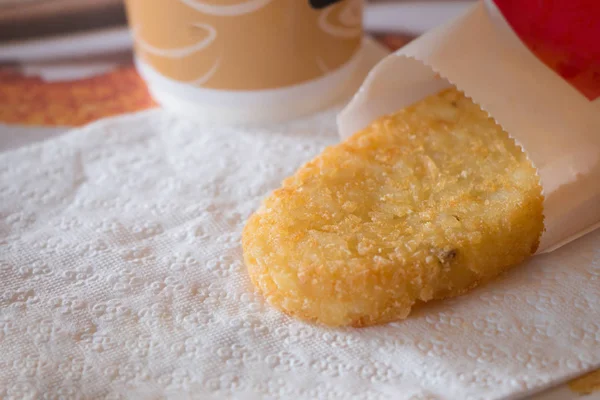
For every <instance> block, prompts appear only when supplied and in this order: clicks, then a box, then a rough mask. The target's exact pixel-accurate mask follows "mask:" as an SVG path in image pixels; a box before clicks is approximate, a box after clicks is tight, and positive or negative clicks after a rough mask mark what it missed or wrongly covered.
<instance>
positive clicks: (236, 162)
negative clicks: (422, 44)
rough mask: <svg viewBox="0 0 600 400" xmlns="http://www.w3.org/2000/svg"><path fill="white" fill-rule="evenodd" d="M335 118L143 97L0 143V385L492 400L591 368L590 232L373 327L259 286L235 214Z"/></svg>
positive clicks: (35, 389) (25, 394) (111, 395)
mask: <svg viewBox="0 0 600 400" xmlns="http://www.w3.org/2000/svg"><path fill="white" fill-rule="evenodd" d="M371 50H373V49H371ZM339 111H340V109H339V108H334V109H330V110H327V111H324V112H323V113H321V114H318V115H313V116H310V117H306V118H303V119H301V120H298V121H294V122H290V123H283V124H273V125H270V126H261V127H253V128H252V127H226V126H220V125H213V124H201V123H198V122H193V121H185V120H182V119H179V118H177V117H175V116H173V115H170V114H169V113H167V112H165V111H164V110H151V111H147V112H144V113H140V114H135V115H128V116H123V117H118V118H113V119H107V120H103V121H99V122H97V123H94V124H91V125H89V126H86V127H83V128H80V129H77V130H74V131H72V132H70V133H67V134H65V135H64V136H61V137H58V138H54V139H51V140H48V141H45V142H41V143H37V144H34V145H31V146H27V147H23V148H20V149H17V150H15V151H11V152H5V153H2V154H0V216H1V219H0V232H1V234H0V310H1V312H0V354H2V357H0V398H7V399H9V398H15V399H26V398H40V397H42V396H47V397H49V398H54V397H57V398H58V397H63V398H102V399H153V398H158V397H161V398H167V399H195V398H198V399H202V400H206V399H223V398H235V399H243V400H245V399H264V398H290V399H316V398H328V399H329V398H330V399H368V400H371V399H411V400H418V399H420V400H423V399H427V400H429V399H465V400H475V399H486V400H489V399H500V398H517V397H522V396H523V395H527V394H531V393H533V392H537V391H540V390H543V389H545V388H548V387H550V386H553V385H556V384H559V383H561V382H564V381H565V380H568V379H570V378H574V377H576V376H578V375H580V374H582V373H584V372H587V371H589V370H591V369H594V368H598V367H600V324H599V323H598V321H600V294H599V293H598V289H597V288H598V283H599V282H600V255H599V253H598V249H599V246H600V232H594V233H592V234H590V235H588V236H586V237H585V238H582V239H580V240H578V241H576V242H575V243H572V244H571V245H569V246H565V247H564V248H563V249H560V250H558V251H555V252H553V253H552V254H547V255H543V256H540V257H536V258H534V259H532V260H531V261H530V262H529V263H528V264H527V265H523V266H520V267H518V268H515V269H514V270H513V271H510V272H509V273H508V274H506V275H505V276H503V277H502V278H500V279H498V280H496V281H494V282H492V283H490V284H488V285H485V286H484V287H480V288H478V289H475V290H474V291H472V292H471V293H469V294H468V295H465V296H462V297H460V298H455V299H449V300H447V301H442V302H434V303H431V304H427V305H425V306H423V307H419V308H418V309H415V310H414V312H413V314H412V315H411V317H410V318H408V319H407V320H405V321H401V322H398V323H392V324H387V325H383V326H376V327H370V328H364V329H351V328H347V329H329V328H326V327H322V326H317V325H311V324H307V323H304V322H302V321H298V320H295V319H292V318H289V317H287V316H285V315H283V314H282V313H280V312H278V311H277V310H275V309H273V308H272V307H269V306H268V305H267V304H266V303H265V302H264V300H263V299H262V297H261V296H260V295H259V294H257V293H254V292H253V289H252V285H251V283H250V281H249V278H248V275H247V273H246V270H245V267H244V265H243V259H242V252H241V246H240V235H241V231H242V229H243V226H244V223H245V220H246V219H247V218H248V216H249V215H250V214H251V213H252V212H253V211H254V210H256V209H257V207H258V206H259V204H260V201H261V199H262V198H263V197H264V196H265V195H266V194H267V193H269V192H270V191H271V190H273V189H275V188H277V187H278V186H279V185H280V183H281V180H282V179H284V178H285V177H287V176H289V175H290V174H292V173H293V172H294V171H295V170H296V169H297V168H298V167H299V166H300V165H302V164H303V163H304V162H306V161H307V160H309V159H310V158H312V157H314V156H315V155H317V154H318V153H319V152H320V151H321V150H322V149H323V148H324V147H325V146H327V145H331V144H334V143H336V142H337V141H338V140H339V138H338V136H337V129H336V115H337V113H338V112H339ZM564 390H567V389H564ZM574 396H575V395H574ZM560 398H561V399H566V398H568V397H566V396H562V397H560Z"/></svg>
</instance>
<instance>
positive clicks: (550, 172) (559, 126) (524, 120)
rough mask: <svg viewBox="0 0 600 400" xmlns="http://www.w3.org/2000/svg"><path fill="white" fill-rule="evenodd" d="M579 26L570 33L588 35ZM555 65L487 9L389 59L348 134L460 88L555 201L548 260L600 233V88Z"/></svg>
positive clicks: (358, 100)
mask: <svg viewBox="0 0 600 400" xmlns="http://www.w3.org/2000/svg"><path fill="white" fill-rule="evenodd" d="M565 1H566V0H565ZM509 3H510V2H509ZM537 3H539V2H537ZM512 4H514V5H516V6H518V4H517V3H515V2H512ZM519 4H521V3H519ZM540 4H541V3H540ZM590 4H591V2H590ZM544 7H546V6H545V5H544ZM547 13H548V10H547V9H546V14H547ZM562 15H563V17H560V15H558V16H557V18H563V19H562V20H561V21H562V23H563V24H566V25H568V22H569V21H567V20H566V17H568V16H569V15H568V13H567V14H565V13H563V14H562ZM596 17H600V16H598V15H596ZM592 18H593V16H592ZM576 21H577V20H576V19H575V20H574V25H573V26H571V27H570V29H572V30H573V31H577V30H578V29H586V26H585V25H584V26H577V25H576V23H577V22H576ZM596 21H597V20H596ZM592 26H597V25H591V24H590V25H587V27H588V28H589V27H592ZM567 27H568V26H567ZM571 37H572V36H571ZM591 39H592V38H590V40H591ZM590 43H591V41H590ZM571 54H573V53H571ZM596 61H600V60H596ZM553 65H554V64H549V62H548V61H547V60H545V59H544V58H543V57H540V55H539V54H534V52H533V51H532V49H531V48H529V47H528V46H526V45H525V44H524V42H523V41H522V40H521V38H520V37H519V36H517V34H516V33H515V31H514V30H513V29H512V27H511V26H510V25H509V24H508V22H507V20H506V19H505V17H504V16H503V14H502V13H501V12H500V10H499V9H498V7H497V6H496V4H495V3H493V2H492V1H487V2H480V3H477V4H476V5H474V6H473V7H472V8H471V9H470V10H469V11H468V12H467V13H466V14H465V15H463V16H461V17H459V18H458V19H456V20H454V21H452V22H450V23H448V24H446V25H444V26H442V27H440V28H438V29H436V30H433V31H431V32H429V33H427V34H425V35H424V36H422V37H420V38H419V39H417V40H415V41H414V42H412V43H410V44H409V45H408V46H406V47H404V48H403V49H401V50H399V51H397V52H396V53H394V54H392V55H390V56H388V57H387V58H385V59H384V60H383V61H381V62H380V63H379V64H378V65H377V66H376V67H375V68H374V69H373V70H372V71H371V72H370V73H369V75H368V76H367V78H366V80H365V82H364V83H363V85H362V87H361V88H360V89H359V91H358V92H357V94H356V95H355V97H354V98H353V100H352V101H351V102H350V104H349V105H348V106H347V107H346V108H345V109H344V110H343V111H342V113H341V114H340V115H339V117H338V125H339V129H340V134H341V136H342V137H347V136H349V135H351V134H353V133H355V132H356V131H358V130H360V129H362V128H364V127H366V126H367V125H368V124H369V123H371V122H372V121H373V120H375V119H376V118H378V117H380V116H382V115H385V114H389V113H393V112H395V111H397V110H399V109H401V108H403V107H406V106H408V105H410V104H412V103H414V102H416V101H418V100H420V99H422V98H424V97H426V96H428V95H431V94H434V93H436V92H438V91H440V90H442V89H444V88H446V87H449V86H451V85H455V86H456V87H457V88H458V89H460V90H462V91H464V92H465V94H466V95H467V96H469V97H471V98H472V99H473V100H474V101H475V102H476V103H478V104H479V105H480V106H481V107H482V108H483V109H484V110H485V111H487V112H488V113H489V114H490V115H491V116H492V117H493V118H494V119H495V120H496V121H497V122H498V123H499V124H500V125H501V126H502V127H503V128H504V129H505V130H506V131H507V132H508V133H509V134H510V135H511V136H512V137H513V138H514V139H515V140H516V141H517V142H518V143H519V144H520V145H521V147H522V148H523V150H524V151H525V152H526V154H527V155H528V157H529V159H530V160H531V162H532V163H533V165H534V166H535V167H536V168H537V171H538V175H539V177H540V182H541V184H542V188H543V194H544V197H545V199H544V217H545V219H544V224H545V231H544V233H543V234H542V237H541V243H540V246H539V249H538V253H544V252H549V251H552V250H554V249H556V248H558V247H560V246H562V245H564V244H566V243H568V242H570V241H572V240H574V239H576V238H578V237H580V236H582V235H584V234H585V233H587V232H589V231H591V230H593V229H596V228H598V227H600V97H598V95H600V91H597V90H596V89H599V88H600V86H598V87H595V86H593V85H597V84H598V81H597V80H595V81H594V80H593V79H588V80H586V79H584V78H581V79H579V78H578V79H575V80H574V79H571V77H565V76H564V75H563V74H561V73H560V71H559V70H558V71H557V70H556V69H555V68H552V66H553ZM597 66H598V65H597V64H596V67H597ZM592 67H593V65H592ZM582 73H587V71H582ZM585 82H588V83H587V84H586V83H585ZM590 85H592V86H590Z"/></svg>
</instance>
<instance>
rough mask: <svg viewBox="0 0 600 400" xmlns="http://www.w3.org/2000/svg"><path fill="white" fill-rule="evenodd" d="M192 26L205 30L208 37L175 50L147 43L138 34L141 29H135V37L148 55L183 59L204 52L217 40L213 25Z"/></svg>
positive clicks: (197, 24) (198, 24)
mask: <svg viewBox="0 0 600 400" xmlns="http://www.w3.org/2000/svg"><path fill="white" fill-rule="evenodd" d="M192 26H195V27H198V28H202V29H205V30H206V32H208V36H207V37H206V38H204V39H202V40H200V41H199V42H198V43H195V44H193V45H191V46H184V47H177V48H173V49H163V48H160V47H156V46H153V45H151V44H150V43H148V42H146V41H145V40H144V38H143V37H141V35H139V34H138V32H139V27H137V28H134V29H133V35H134V37H135V40H136V42H137V44H138V45H139V46H140V48H141V49H142V50H144V51H145V52H147V53H150V54H154V55H156V56H159V57H168V58H183V57H187V56H189V55H192V54H194V53H196V52H198V51H202V50H204V49H205V48H206V47H208V46H209V45H210V44H211V43H213V42H214V41H215V39H216V38H217V30H216V29H215V28H213V27H212V26H211V25H208V24H202V23H196V24H192Z"/></svg>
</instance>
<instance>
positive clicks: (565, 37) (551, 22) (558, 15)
mask: <svg viewBox="0 0 600 400" xmlns="http://www.w3.org/2000/svg"><path fill="white" fill-rule="evenodd" d="M495 3H496V5H497V6H498V8H499V9H500V11H501V12H502V14H503V15H504V17H505V18H506V20H507V21H508V23H509V24H510V25H511V26H512V28H513V29H514V30H515V32H516V33H517V35H519V37H520V38H521V40H523V42H524V43H525V44H526V45H527V46H528V47H529V48H530V49H531V50H532V51H533V52H534V53H535V54H536V55H537V56H538V58H539V59H540V60H542V61H543V62H544V63H545V64H546V65H548V66H549V67H550V68H552V69H553V70H555V71H556V72H557V73H558V74H559V75H560V76H562V77H563V78H564V79H566V80H567V81H568V82H569V83H570V84H571V85H573V86H574V87H575V88H576V89H577V90H579V91H580V92H581V93H583V94H584V95H585V96H586V97H587V98H589V99H590V100H594V99H596V98H598V97H600V1H598V0H545V1H540V0H495Z"/></svg>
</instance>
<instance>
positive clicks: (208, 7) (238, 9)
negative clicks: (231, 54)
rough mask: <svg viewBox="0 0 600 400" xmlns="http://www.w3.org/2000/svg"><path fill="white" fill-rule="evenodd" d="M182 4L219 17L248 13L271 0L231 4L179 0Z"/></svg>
mask: <svg viewBox="0 0 600 400" xmlns="http://www.w3.org/2000/svg"><path fill="white" fill-rule="evenodd" d="M179 1H181V2H182V3H183V4H185V5H187V6H189V7H192V8H193V9H194V10H196V11H200V12H201V13H204V14H209V15H216V16H219V17H237V16H239V15H244V14H250V13H253V12H255V11H257V10H260V9H261V8H263V7H264V6H266V5H267V4H269V3H271V2H272V1H273V0H249V1H246V2H244V3H239V4H231V5H226V6H223V5H216V4H207V3H204V2H202V1H198V0H179Z"/></svg>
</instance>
